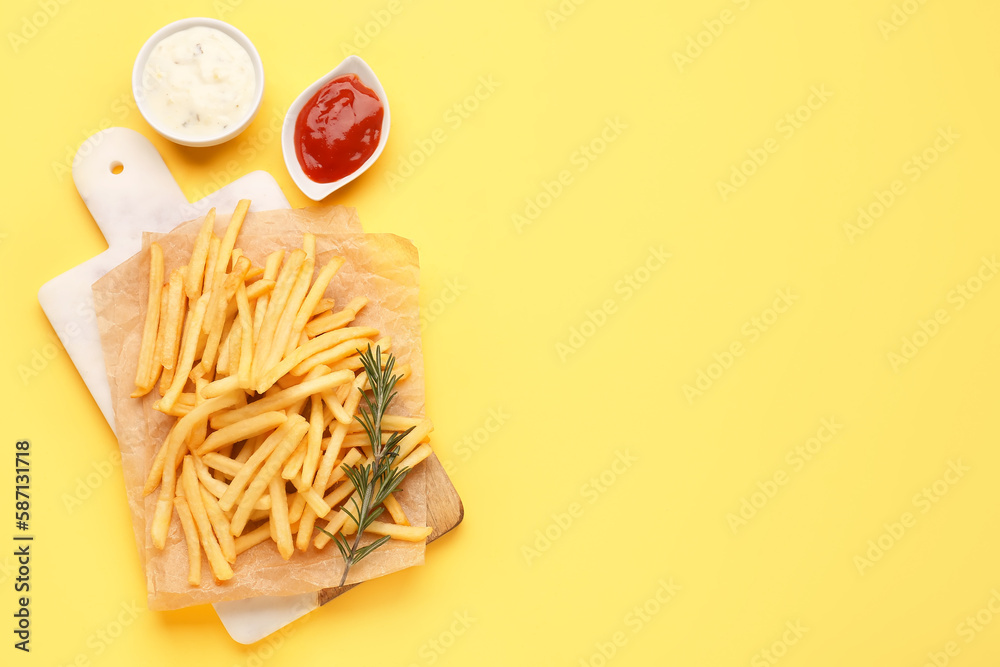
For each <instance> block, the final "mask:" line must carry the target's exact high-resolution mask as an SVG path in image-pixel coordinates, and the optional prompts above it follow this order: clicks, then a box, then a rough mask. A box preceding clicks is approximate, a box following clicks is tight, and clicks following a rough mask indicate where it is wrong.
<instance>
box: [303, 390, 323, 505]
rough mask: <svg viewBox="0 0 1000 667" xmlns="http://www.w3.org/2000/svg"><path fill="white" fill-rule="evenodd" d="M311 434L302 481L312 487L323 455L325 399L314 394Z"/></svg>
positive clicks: (304, 459) (307, 445)
mask: <svg viewBox="0 0 1000 667" xmlns="http://www.w3.org/2000/svg"><path fill="white" fill-rule="evenodd" d="M309 401H310V404H309V432H308V433H307V434H306V455H305V457H304V458H303V459H302V480H303V483H304V485H308V486H312V483H313V479H314V478H315V477H316V468H317V466H319V458H320V455H321V454H322V452H321V447H322V444H323V430H324V427H325V424H324V420H323V399H322V398H320V397H318V396H316V395H315V394H313V395H312V396H311V397H310V398H309Z"/></svg>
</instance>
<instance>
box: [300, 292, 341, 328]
mask: <svg viewBox="0 0 1000 667" xmlns="http://www.w3.org/2000/svg"><path fill="white" fill-rule="evenodd" d="M335 305H337V302H336V301H334V300H333V299H327V298H323V299H320V300H319V301H317V302H316V305H315V306H314V307H313V310H312V313H311V314H310V315H309V318H310V319H312V318H313V317H316V316H317V315H319V314H321V313H324V312H326V311H328V310H331V309H332V308H333V307H334V306H335ZM307 324H308V322H307Z"/></svg>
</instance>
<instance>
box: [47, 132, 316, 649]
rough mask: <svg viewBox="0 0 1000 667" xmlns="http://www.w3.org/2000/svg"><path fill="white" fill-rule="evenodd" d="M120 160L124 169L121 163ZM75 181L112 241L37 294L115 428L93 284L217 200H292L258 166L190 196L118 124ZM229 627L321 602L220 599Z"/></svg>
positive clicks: (309, 597) (275, 618)
mask: <svg viewBox="0 0 1000 667" xmlns="http://www.w3.org/2000/svg"><path fill="white" fill-rule="evenodd" d="M118 166H120V167H121V169H120V173H114V172H115V171H119V170H118V169H117V168H116V167H118ZM73 182H74V183H75V184H76V189H77V191H78V192H79V193H80V196H81V197H82V198H83V201H84V203H85V204H86V205H87V208H88V209H89V210H90V213H91V215H93V216H94V220H95V221H96V222H97V226H98V227H100V229H101V233H103V234H104V238H105V239H106V240H107V242H108V246H109V247H108V249H107V250H105V251H104V252H103V253H101V254H100V255H98V256H97V257H94V258H93V259H91V260H88V261H86V262H84V263H83V264H81V265H79V266H77V267H75V268H73V269H70V270H69V271H67V272H66V273H64V274H62V275H61V276H58V277H56V278H53V279H52V280H50V281H49V282H47V283H45V284H44V285H43V286H42V288H41V289H40V290H38V302H39V303H40V304H41V306H42V310H44V311H45V315H46V316H47V317H48V318H49V321H50V322H51V323H52V327H53V328H54V329H55V331H56V333H57V334H58V336H59V339H60V340H61V341H62V344H63V346H64V347H65V348H66V352H67V353H69V356H70V359H72V361H73V363H74V364H75V365H76V368H77V370H78V371H79V372H80V375H81V376H82V377H83V381H84V382H85V383H86V384H87V388H88V389H89V390H90V393H91V394H92V395H93V396H94V400H95V401H97V405H98V407H100V409H101V412H102V413H104V417H105V419H107V420H108V424H110V425H111V429H112V430H114V428H115V420H114V412H113V410H112V406H111V388H110V386H109V385H108V378H107V373H106V371H105V367H104V354H103V352H102V351H101V339H100V334H99V332H98V330H97V316H96V313H95V312H94V300H93V295H92V293H91V286H92V285H93V284H94V282H95V281H97V280H98V279H99V278H101V277H102V276H104V275H105V274H106V273H108V272H109V271H110V270H111V269H113V268H115V267H116V266H118V265H119V264H120V263H122V262H123V261H125V260H126V259H128V258H129V257H131V256H132V255H134V254H135V253H137V252H138V251H139V250H140V248H141V245H142V233H143V232H169V231H170V230H172V229H173V228H174V227H176V226H177V225H179V224H180V223H182V222H185V221H187V220H192V219H194V218H197V217H200V216H202V215H204V214H205V213H206V212H207V211H208V210H209V209H210V208H212V207H215V208H216V210H218V211H219V212H220V213H229V212H231V211H232V210H233V209H234V208H235V206H236V203H237V202H238V201H239V200H240V199H250V200H251V201H252V204H251V208H250V210H251V211H254V210H259V211H268V210H274V209H279V208H289V207H290V206H289V203H288V200H287V199H286V198H285V195H284V193H282V191H281V188H280V187H279V186H278V183H277V182H276V181H275V180H274V177H273V176H271V175H270V174H268V173H267V172H264V171H255V172H252V173H250V174H247V175H246V176H243V177H242V178H240V179H238V180H236V181H234V182H232V183H230V184H229V185H227V186H225V187H223V188H222V189H220V190H217V191H216V192H215V193H213V194H210V195H208V196H207V197H205V198H204V199H202V200H200V201H197V202H194V203H191V202H188V200H187V198H186V197H185V196H184V193H183V192H181V189H180V187H179V186H178V185H177V181H175V180H174V177H173V176H172V175H171V173H170V170H169V169H168V168H167V165H166V164H165V163H164V162H163V158H162V157H160V154H159V152H157V150H156V148H155V147H154V146H153V145H152V144H151V143H150V142H149V141H148V140H147V139H146V138H145V137H143V136H142V135H141V134H139V133H138V132H135V131H134V130H130V129H127V128H124V127H112V128H108V129H106V130H102V131H101V132H97V133H96V134H94V135H92V136H91V137H90V138H89V139H88V140H87V141H86V142H84V144H83V146H81V147H80V150H78V151H77V154H76V158H75V159H74V161H73ZM214 606H215V610H216V613H218V614H219V618H220V619H222V623H223V625H224V626H225V627H226V630H227V631H228V632H229V634H230V635H231V636H232V637H233V639H235V640H236V641H238V642H240V643H243V644H249V643H252V642H255V641H258V640H260V639H262V638H264V637H266V636H267V635H269V634H271V633H272V632H274V631H276V630H278V629H280V628H282V627H284V626H285V625H287V624H289V623H291V622H292V621H294V620H295V619H296V618H299V617H300V616H303V615H305V614H306V613H308V612H309V611H311V610H312V609H315V608H316V607H318V606H319V605H318V600H317V595H316V594H315V593H308V594H304V595H295V596H290V597H267V598H256V599H253V600H239V601H235V602H225V603H219V604H216V605H214Z"/></svg>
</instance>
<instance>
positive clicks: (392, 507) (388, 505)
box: [382, 493, 410, 526]
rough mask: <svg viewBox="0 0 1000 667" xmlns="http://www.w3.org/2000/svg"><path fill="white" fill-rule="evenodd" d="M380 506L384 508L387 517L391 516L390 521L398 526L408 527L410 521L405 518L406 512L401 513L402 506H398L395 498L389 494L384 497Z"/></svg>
mask: <svg viewBox="0 0 1000 667" xmlns="http://www.w3.org/2000/svg"><path fill="white" fill-rule="evenodd" d="M382 505H384V506H385V509H386V511H388V512H389V515H390V516H392V520H393V521H395V522H396V523H397V524H398V525H400V526H409V525H410V520H409V519H407V518H406V512H404V511H403V506H402V505H400V504H399V501H398V500H396V496H394V495H392V494H391V493H390V494H389V495H387V496H386V497H385V500H384V501H383V502H382Z"/></svg>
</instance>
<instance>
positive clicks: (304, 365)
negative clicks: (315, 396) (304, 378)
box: [282, 327, 378, 375]
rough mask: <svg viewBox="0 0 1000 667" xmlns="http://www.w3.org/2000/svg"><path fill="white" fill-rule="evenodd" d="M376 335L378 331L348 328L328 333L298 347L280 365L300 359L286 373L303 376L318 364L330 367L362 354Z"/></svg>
mask: <svg viewBox="0 0 1000 667" xmlns="http://www.w3.org/2000/svg"><path fill="white" fill-rule="evenodd" d="M373 332H374V333H373ZM377 335H378V331H377V330H376V329H372V328H370V327H350V328H348V329H336V330H334V331H328V332H327V333H325V334H320V335H319V336H317V337H315V338H313V339H312V340H310V341H309V342H308V343H306V344H305V345H301V346H299V347H298V349H296V350H295V353H294V354H292V355H290V356H289V357H288V358H286V359H285V361H284V362H282V363H286V362H288V361H289V360H291V359H296V358H301V359H302V361H301V362H299V363H298V364H295V365H293V366H292V367H291V368H289V369H288V372H289V373H291V374H292V375H303V374H305V373H308V372H309V371H311V370H312V369H313V368H314V367H315V366H318V365H320V364H327V365H330V364H333V363H335V362H337V361H340V360H341V359H346V358H347V357H349V356H351V355H352V354H358V353H360V352H364V351H365V350H366V349H368V348H369V347H374V346H373V345H372V341H371V340H369V339H370V338H373V337H374V336H377ZM320 341H322V342H320ZM307 355H308V356H307Z"/></svg>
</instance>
